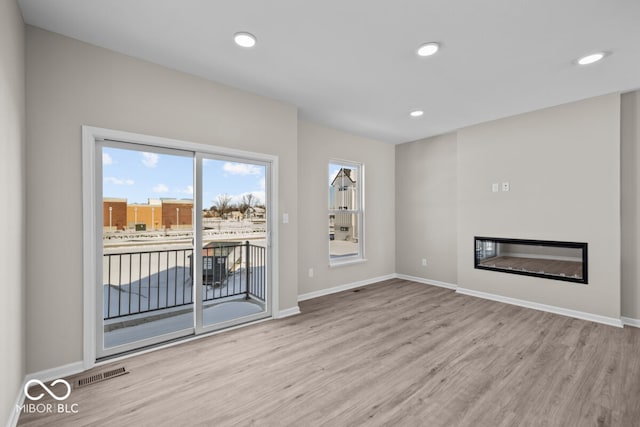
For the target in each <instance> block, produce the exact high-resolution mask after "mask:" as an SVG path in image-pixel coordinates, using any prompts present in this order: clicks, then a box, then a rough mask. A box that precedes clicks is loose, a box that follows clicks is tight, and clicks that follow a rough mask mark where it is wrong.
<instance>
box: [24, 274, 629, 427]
mask: <svg viewBox="0 0 640 427" xmlns="http://www.w3.org/2000/svg"><path fill="white" fill-rule="evenodd" d="M300 307H301V310H302V313H303V314H301V315H299V316H295V317H290V318H286V319H282V320H274V321H269V322H264V323H260V324H256V325H252V326H248V327H245V328H241V329H238V330H235V331H228V332H225V333H222V334H219V335H214V336H210V337H207V338H203V339H200V340H195V341H192V342H188V343H184V344H181V345H178V346H175V347H172V348H168V349H164V350H159V351H156V352H152V353H148V354H145V355H140V356H135V357H132V358H130V359H127V360H124V361H121V362H119V363H115V364H114V365H113V366H102V367H99V368H97V369H96V371H105V370H108V369H112V368H113V367H116V366H121V365H124V366H125V367H126V368H127V370H129V371H130V373H129V374H128V375H125V376H121V377H117V378H114V379H111V380H108V381H105V382H101V383H96V384H93V385H89V386H86V387H83V388H79V389H74V390H73V391H72V393H71V396H70V397H69V399H68V400H67V401H66V402H67V404H70V403H77V404H78V413H77V414H52V415H47V416H44V415H38V414H23V415H22V416H21V418H20V422H19V425H21V426H45V425H46V426H103V425H109V426H144V425H154V426H178V425H181V426H187V425H188V426H195V425H203V426H236V425H238V426H254V425H255V426H360V425H365V426H381V425H385V426H387V425H388V426H434V427H438V426H447V427H450V426H474V427H475V426H480V427H482V426H491V427H494V426H562V427H571V426H624V427H627V426H629V427H631V426H639V425H640V329H636V328H629V327H626V328H624V329H619V328H614V327H610V326H604V325H600V324H596V323H592V322H588V321H583V320H577V319H573V318H569V317H563V316H559V315H555V314H550V313H544V312H539V311H535V310H530V309H526V308H522V307H516V306H511V305H506V304H502V303H498V302H493V301H487V300H482V299H478V298H474V297H470V296H465V295H459V294H456V293H455V292H453V291H451V290H447V289H442V288H437V287H433V286H427V285H423V284H418V283H414V282H409V281H405V280H399V279H398V280H389V281H385V282H381V283H378V284H374V285H370V286H367V287H364V288H361V289H357V290H353V291H345V292H342V293H339V294H334V295H329V296H325V297H321V298H316V299H313V300H309V301H306V302H302V303H301V304H300ZM83 376H86V373H85V374H84V375H83ZM74 379H76V378H71V379H70V380H74ZM47 397H48V396H47ZM49 401H50V402H53V401H52V400H49ZM41 402H43V403H46V402H47V400H45V399H43V400H42V401H41ZM53 403H56V402H53Z"/></svg>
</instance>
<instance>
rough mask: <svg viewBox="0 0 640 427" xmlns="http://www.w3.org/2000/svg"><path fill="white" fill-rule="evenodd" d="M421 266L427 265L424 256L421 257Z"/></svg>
mask: <svg viewBox="0 0 640 427" xmlns="http://www.w3.org/2000/svg"><path fill="white" fill-rule="evenodd" d="M422 266H423V267H426V266H427V259H426V258H422Z"/></svg>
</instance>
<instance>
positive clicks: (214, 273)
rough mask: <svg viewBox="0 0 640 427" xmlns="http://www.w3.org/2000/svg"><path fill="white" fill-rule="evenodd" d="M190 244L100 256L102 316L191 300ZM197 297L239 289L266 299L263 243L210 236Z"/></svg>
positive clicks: (233, 292)
mask: <svg viewBox="0 0 640 427" xmlns="http://www.w3.org/2000/svg"><path fill="white" fill-rule="evenodd" d="M193 264H194V263H193V249H190V248H189V249H168V250H157V251H140V252H126V253H112V254H105V255H104V256H103V277H104V283H105V285H104V286H103V292H104V294H103V295H104V298H103V301H104V319H105V320H107V319H115V318H121V317H125V316H133V315H137V314H141V313H150V312H154V311H159V310H166V309H171V308H174V307H180V306H186V305H190V304H193V273H192V272H193ZM201 275H202V285H203V292H202V294H201V295H202V299H203V301H205V302H209V301H216V300H220V299H223V298H230V297H238V296H242V295H244V296H245V298H246V299H254V300H257V301H258V302H262V303H264V302H265V287H266V249H265V248H264V247H262V246H255V245H251V244H250V243H249V242H248V241H247V242H245V243H240V242H212V243H210V244H208V245H206V246H205V247H204V248H203V249H202V270H201Z"/></svg>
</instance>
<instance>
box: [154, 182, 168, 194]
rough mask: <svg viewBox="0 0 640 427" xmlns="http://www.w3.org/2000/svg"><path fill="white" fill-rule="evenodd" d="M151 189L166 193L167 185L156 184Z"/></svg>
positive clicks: (155, 191)
mask: <svg viewBox="0 0 640 427" xmlns="http://www.w3.org/2000/svg"><path fill="white" fill-rule="evenodd" d="M151 191H153V192H154V193H168V192H169V187H167V186H166V185H164V184H158V185H156V186H155V187H153V188H152V189H151Z"/></svg>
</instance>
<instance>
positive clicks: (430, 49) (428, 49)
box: [417, 42, 440, 56]
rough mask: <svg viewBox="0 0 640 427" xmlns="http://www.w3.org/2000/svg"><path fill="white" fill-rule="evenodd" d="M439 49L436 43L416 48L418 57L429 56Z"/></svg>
mask: <svg viewBox="0 0 640 427" xmlns="http://www.w3.org/2000/svg"><path fill="white" fill-rule="evenodd" d="M438 49H440V45H439V44H438V43H436V42H430V43H425V44H423V45H422V46H420V47H419V48H418V52H417V53H418V56H431V55H433V54H434V53H436V52H437V51H438Z"/></svg>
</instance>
